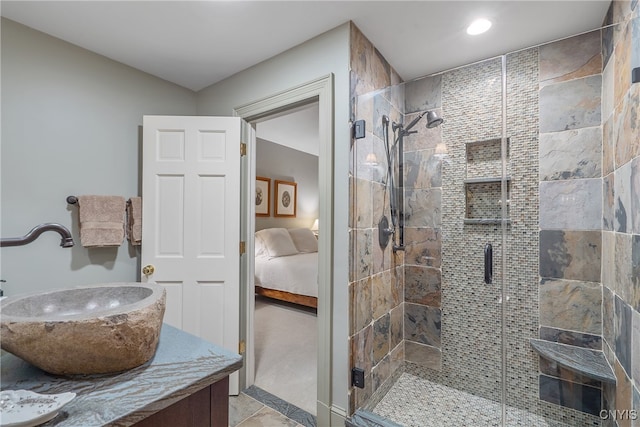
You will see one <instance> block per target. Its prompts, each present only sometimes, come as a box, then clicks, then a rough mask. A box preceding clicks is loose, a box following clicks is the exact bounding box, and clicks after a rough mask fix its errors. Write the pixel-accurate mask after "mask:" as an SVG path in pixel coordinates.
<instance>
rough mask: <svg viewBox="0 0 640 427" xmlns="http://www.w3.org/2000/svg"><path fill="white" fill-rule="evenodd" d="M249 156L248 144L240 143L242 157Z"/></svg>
mask: <svg viewBox="0 0 640 427" xmlns="http://www.w3.org/2000/svg"><path fill="white" fill-rule="evenodd" d="M246 155H247V144H246V143H245V142H241V143H240V157H242V156H246Z"/></svg>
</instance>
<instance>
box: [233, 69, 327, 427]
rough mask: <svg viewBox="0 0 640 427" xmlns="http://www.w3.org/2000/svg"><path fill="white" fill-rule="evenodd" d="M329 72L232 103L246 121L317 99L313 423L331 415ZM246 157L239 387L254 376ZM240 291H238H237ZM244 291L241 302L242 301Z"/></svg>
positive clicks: (251, 178)
mask: <svg viewBox="0 0 640 427" xmlns="http://www.w3.org/2000/svg"><path fill="white" fill-rule="evenodd" d="M333 79H334V77H333V74H329V75H326V76H324V77H321V78H318V79H316V80H313V81H311V82H308V83H305V84H302V85H300V86H296V87H293V88H291V89H288V90H285V91H283V92H280V93H278V94H275V95H273V96H269V97H266V98H263V99H261V100H258V101H255V102H251V103H249V104H246V105H243V106H240V107H237V108H234V111H233V112H234V115H235V116H239V117H242V118H243V119H244V120H246V121H248V122H253V121H255V120H258V119H260V118H263V117H266V116H270V115H273V114H276V113H278V112H282V111H284V110H288V109H290V108H292V107H295V106H297V105H302V104H306V103H309V102H312V101H316V100H317V101H318V103H319V117H318V118H319V137H320V138H319V140H320V141H319V144H320V146H319V156H318V168H319V173H318V175H319V176H318V194H319V198H320V200H319V202H320V210H319V213H318V218H319V221H320V225H321V232H320V235H319V238H318V283H319V284H320V286H319V289H318V402H317V410H318V412H317V414H318V415H317V420H318V425H330V417H331V411H330V408H331V371H332V369H331V366H332V360H331V355H332V352H331V344H332V342H333V341H332V336H331V335H332V329H331V313H332V295H333V232H334V230H333V184H334V166H333V144H334V137H333V136H334V123H333ZM247 154H248V156H247V157H248V161H247V164H246V168H245V170H243V171H242V172H241V173H242V174H243V177H244V178H245V179H246V182H247V185H246V186H243V187H244V188H243V190H244V189H246V193H244V194H243V197H244V198H245V199H244V203H246V206H247V210H246V222H247V224H246V227H245V230H246V232H247V235H245V236H242V237H243V239H244V240H245V241H246V242H247V257H245V258H246V259H247V262H246V270H245V274H246V276H245V277H246V278H247V279H250V280H248V281H247V282H245V283H241V296H240V298H241V307H240V317H241V325H240V327H241V331H240V334H241V338H242V336H243V335H244V339H245V342H246V353H245V366H244V367H243V371H244V372H243V373H241V379H240V381H241V387H242V385H244V386H245V387H248V386H250V385H251V384H253V379H254V377H255V370H254V368H255V350H254V345H253V343H254V336H253V317H254V308H255V299H254V293H253V292H250V290H252V289H253V277H254V261H253V258H252V256H253V253H254V240H253V238H251V237H249V236H253V233H254V232H255V202H254V199H253V197H254V196H253V195H254V193H255V175H256V172H255V171H256V164H255V145H253V146H250V147H248V150H247ZM243 290H244V295H243V294H242V292H243ZM243 296H244V303H243Z"/></svg>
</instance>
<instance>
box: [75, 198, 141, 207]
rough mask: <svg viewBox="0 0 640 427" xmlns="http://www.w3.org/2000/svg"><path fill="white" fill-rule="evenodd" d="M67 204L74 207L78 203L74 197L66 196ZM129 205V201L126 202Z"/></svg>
mask: <svg viewBox="0 0 640 427" xmlns="http://www.w3.org/2000/svg"><path fill="white" fill-rule="evenodd" d="M67 203H68V204H70V205H75V204H76V203H78V198H77V197H76V196H67ZM130 203H131V199H129V200H127V204H130Z"/></svg>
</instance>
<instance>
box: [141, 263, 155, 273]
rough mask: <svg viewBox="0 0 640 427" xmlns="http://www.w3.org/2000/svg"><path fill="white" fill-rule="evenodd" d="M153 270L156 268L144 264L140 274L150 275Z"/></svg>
mask: <svg viewBox="0 0 640 427" xmlns="http://www.w3.org/2000/svg"><path fill="white" fill-rule="evenodd" d="M154 271H156V268H155V267H154V266H153V265H151V264H148V265H145V266H144V267H143V268H142V274H144V275H145V276H150V275H152V274H153V272H154Z"/></svg>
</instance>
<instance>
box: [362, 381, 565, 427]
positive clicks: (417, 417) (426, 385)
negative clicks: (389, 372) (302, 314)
mask: <svg viewBox="0 0 640 427" xmlns="http://www.w3.org/2000/svg"><path fill="white" fill-rule="evenodd" d="M373 412H374V413H376V414H378V415H380V416H382V417H384V418H386V419H388V420H391V421H393V422H395V423H398V424H401V425H403V426H405V427H464V426H469V427H470V426H473V427H489V426H491V427H493V426H501V425H502V420H501V418H502V413H501V410H500V403H498V402H494V401H491V400H488V399H484V398H482V397H478V396H474V395H472V394H469V393H465V392H463V391H459V390H456V389H454V388H450V387H447V386H444V385H440V384H437V383H434V382H431V381H428V380H425V379H422V378H419V377H417V376H415V375H412V374H409V373H406V372H405V373H403V374H402V375H401V376H400V377H399V378H398V380H397V381H396V383H395V384H394V385H393V387H391V389H390V390H389V392H388V393H387V394H386V395H385V396H384V397H383V398H382V400H381V401H380V402H379V403H378V404H377V405H376V406H375V408H374V409H373ZM506 414H507V423H506V424H507V426H508V427H521V426H522V427H568V426H567V424H563V423H558V422H555V421H549V420H546V419H545V418H543V417H541V416H539V415H536V414H532V413H529V412H526V411H523V410H521V409H516V408H512V407H507V411H506Z"/></svg>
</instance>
